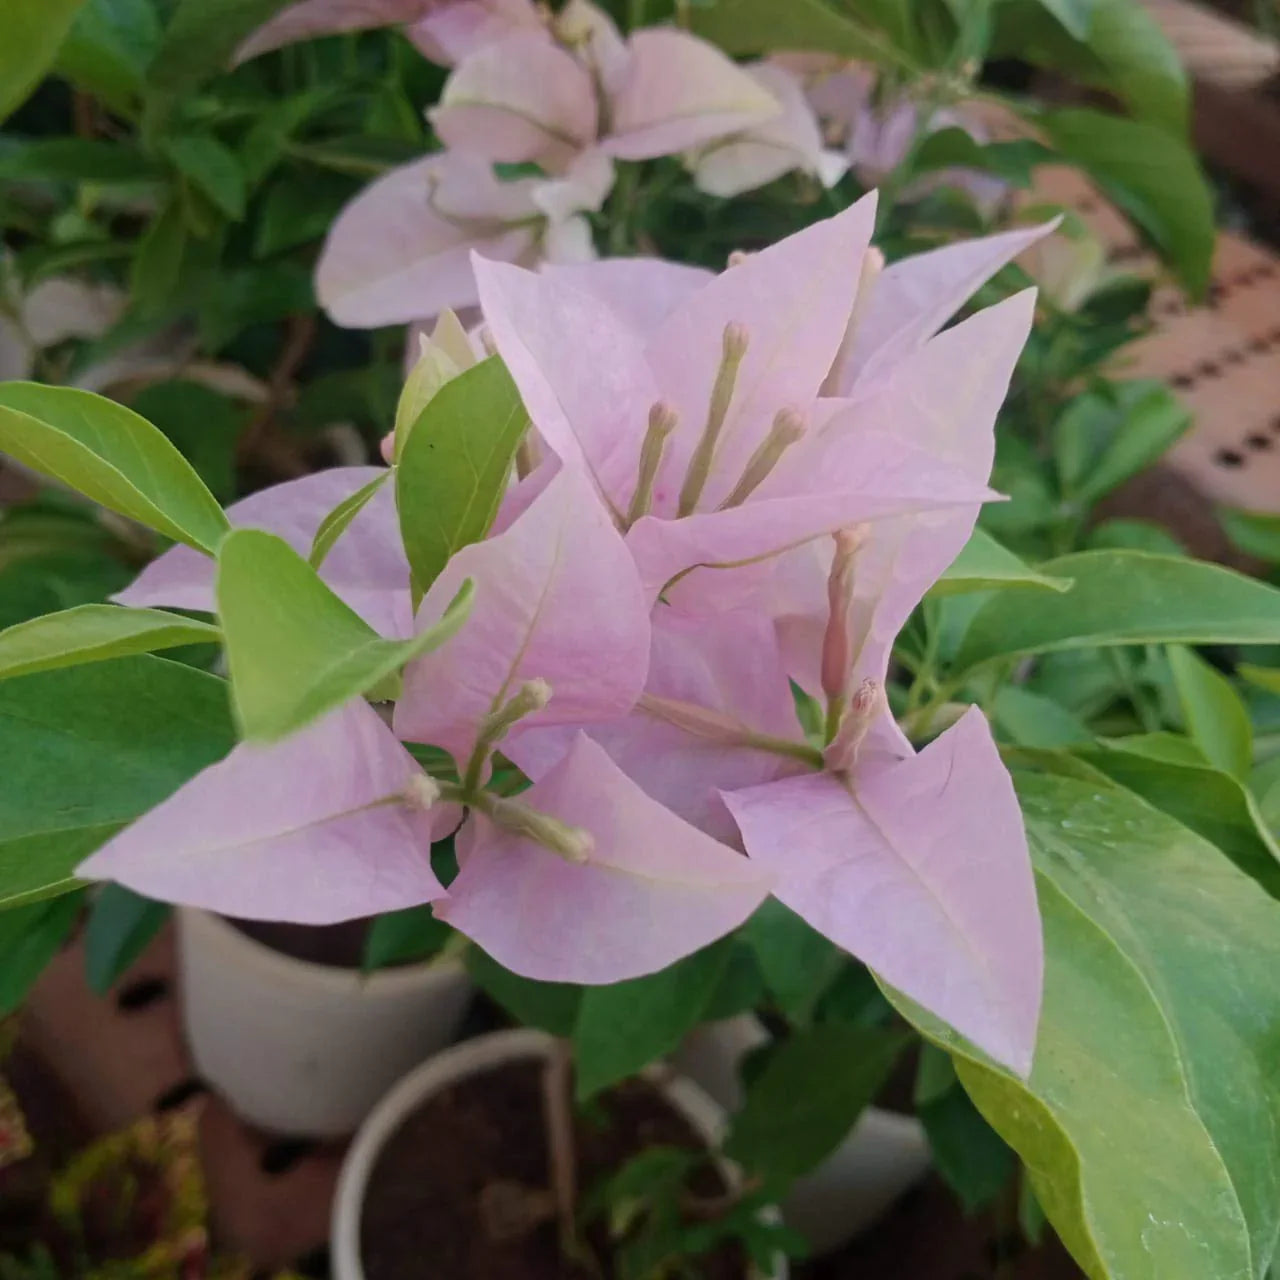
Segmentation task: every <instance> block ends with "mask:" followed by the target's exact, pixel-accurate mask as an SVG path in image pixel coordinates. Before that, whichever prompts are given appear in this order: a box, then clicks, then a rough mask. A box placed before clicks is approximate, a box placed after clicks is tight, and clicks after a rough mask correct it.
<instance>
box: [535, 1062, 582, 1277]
mask: <svg viewBox="0 0 1280 1280" xmlns="http://www.w3.org/2000/svg"><path fill="white" fill-rule="evenodd" d="M572 1089H573V1046H572V1045H571V1044H570V1043H569V1041H568V1040H563V1039H560V1038H557V1039H556V1040H554V1041H553V1042H552V1045H551V1052H550V1055H549V1056H548V1058H547V1065H546V1067H545V1069H544V1070H543V1073H542V1102H543V1111H544V1113H545V1114H544V1118H545V1121H546V1128H547V1172H548V1174H549V1176H550V1179H551V1194H552V1195H553V1196H554V1197H555V1202H556V1219H557V1221H558V1222H559V1224H560V1251H561V1253H562V1254H563V1255H564V1256H565V1257H566V1258H571V1257H573V1256H574V1255H575V1253H576V1252H577V1248H576V1246H577V1234H578V1233H577V1222H576V1218H577V1214H576V1209H577V1199H578V1192H577V1182H578V1170H577V1152H576V1150H575V1145H574V1140H573V1097H572Z"/></svg>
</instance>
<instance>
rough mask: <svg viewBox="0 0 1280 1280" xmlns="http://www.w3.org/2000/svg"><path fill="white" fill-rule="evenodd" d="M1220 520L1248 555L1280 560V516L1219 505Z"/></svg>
mask: <svg viewBox="0 0 1280 1280" xmlns="http://www.w3.org/2000/svg"><path fill="white" fill-rule="evenodd" d="M1217 515H1218V520H1219V521H1220V522H1221V524H1222V528H1223V530H1224V531H1225V533H1226V535H1227V537H1228V538H1230V539H1231V541H1232V542H1234V543H1235V545H1236V546H1237V547H1239V548H1240V550H1241V551H1243V552H1244V553H1245V554H1246V555H1251V556H1257V557H1258V559H1259V560H1276V561H1280V516H1273V515H1267V514H1266V513H1265V512H1261V511H1237V510H1236V509H1234V508H1233V507H1219V508H1218V510H1217Z"/></svg>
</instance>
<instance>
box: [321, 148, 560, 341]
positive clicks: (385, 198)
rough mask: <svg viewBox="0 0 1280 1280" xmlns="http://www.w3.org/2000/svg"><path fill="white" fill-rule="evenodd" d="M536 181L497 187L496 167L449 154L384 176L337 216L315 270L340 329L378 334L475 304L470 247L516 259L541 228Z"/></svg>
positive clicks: (326, 305) (323, 300) (327, 307)
mask: <svg viewBox="0 0 1280 1280" xmlns="http://www.w3.org/2000/svg"><path fill="white" fill-rule="evenodd" d="M535 185H536V181H534V180H530V179H522V180H520V181H517V182H499V181H498V179H497V178H496V177H494V174H493V170H492V167H491V166H490V165H488V164H486V163H485V162H484V161H481V160H477V159H475V158H474V157H470V156H464V155H460V154H454V153H447V154H444V155H434V156H428V157H427V158H426V159H423V160H415V161H414V162H413V163H412V164H407V165H403V166H401V167H400V168H398V169H392V170H391V172H390V173H387V174H384V175H383V176H382V177H381V178H379V179H378V180H377V181H376V182H374V183H373V184H372V185H370V186H369V187H366V188H365V190H364V191H362V192H361V193H360V194H359V195H358V196H356V198H355V199H354V200H353V201H352V202H351V203H350V204H349V205H347V207H346V208H345V209H343V211H342V213H341V214H339V215H338V219H337V221H336V222H335V223H334V224H333V226H332V227H331V228H330V229H329V237H328V239H327V240H326V241H325V246H324V251H323V253H322V254H321V257H320V262H319V265H318V266H317V268H316V296H317V298H318V299H319V301H320V305H321V306H323V307H324V309H325V310H326V311H327V312H328V313H329V315H330V316H331V317H332V318H333V320H334V322H335V323H337V324H340V325H344V326H346V327H348V328H356V329H360V328H377V327H379V326H382V325H388V324H402V323H406V322H408V321H411V320H420V319H423V318H425V317H428V316H433V315H436V314H438V313H439V312H441V311H443V310H445V308H447V307H453V308H459V307H467V306H473V305H474V304H475V303H476V302H477V301H478V298H477V294H476V285H475V278H474V276H473V275H472V271H471V250H472V249H473V248H475V249H480V250H482V251H483V252H484V253H485V254H486V255H487V256H488V257H491V258H501V259H503V260H507V261H514V260H517V259H519V258H522V257H523V256H525V255H526V254H527V253H529V252H530V250H531V249H532V248H533V245H534V243H535V241H536V239H537V230H538V229H537V225H536V224H537V223H538V222H540V221H541V218H540V215H539V212H538V209H537V207H536V206H535V205H534V203H533V200H532V195H531V188H532V187H533V186H535Z"/></svg>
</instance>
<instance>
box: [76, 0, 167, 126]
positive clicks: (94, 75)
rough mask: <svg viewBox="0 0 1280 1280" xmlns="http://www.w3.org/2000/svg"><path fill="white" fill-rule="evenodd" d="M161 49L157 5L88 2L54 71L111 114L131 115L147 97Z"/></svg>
mask: <svg viewBox="0 0 1280 1280" xmlns="http://www.w3.org/2000/svg"><path fill="white" fill-rule="evenodd" d="M159 47H160V21H159V19H158V18H157V16H156V10H155V5H154V4H153V3H152V0H88V3H87V4H85V5H84V7H83V8H82V9H81V10H80V12H79V13H78V14H77V15H76V20H75V22H74V23H72V25H71V30H70V32H68V34H67V38H66V39H65V40H64V41H63V42H62V48H61V49H60V50H59V51H58V60H57V63H56V64H55V70H56V71H57V72H58V73H59V74H60V75H63V76H66V78H67V79H68V80H70V81H71V82H72V83H73V84H74V85H76V86H77V87H78V88H80V89H83V90H84V91H85V92H87V93H91V94H93V96H94V97H96V98H100V99H102V101H103V102H105V103H106V104H107V105H108V106H109V107H111V108H112V110H114V111H122V110H127V109H128V108H129V106H130V105H131V104H132V103H133V102H134V101H135V100H136V99H138V98H139V97H140V96H141V95H142V92H143V87H144V82H145V79H146V74H147V68H148V67H149V66H150V65H151V59H152V58H153V57H155V53H156V50H157V49H158V48H159Z"/></svg>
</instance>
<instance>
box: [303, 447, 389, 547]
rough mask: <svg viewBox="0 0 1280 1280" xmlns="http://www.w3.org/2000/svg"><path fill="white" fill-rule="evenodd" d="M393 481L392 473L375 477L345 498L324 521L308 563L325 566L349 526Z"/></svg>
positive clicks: (317, 532) (313, 544) (312, 545)
mask: <svg viewBox="0 0 1280 1280" xmlns="http://www.w3.org/2000/svg"><path fill="white" fill-rule="evenodd" d="M390 479H391V472H390V471H383V472H382V473H381V474H379V475H376V476H374V478H373V479H372V480H370V481H369V483H368V484H364V485H361V486H360V488H358V489H357V490H356V491H355V493H353V494H351V496H350V497H348V498H344V499H343V500H342V501H341V502H340V503H338V505H337V506H336V507H334V509H333V510H332V511H330V512H329V514H328V515H327V516H325V518H324V519H323V520H321V521H320V527H319V528H318V529H317V530H316V536H315V539H314V541H313V542H312V543H311V555H310V556H309V557H308V563H309V564H310V565H311V567H312V568H313V569H319V568H320V566H321V565H322V564H324V561H325V557H326V556H327V555H328V554H329V552H330V551H332V550H333V544H334V543H335V542H337V541H338V539H339V538H340V537H342V535H343V534H344V533H345V532H346V531H347V526H348V525H350V523H351V522H352V521H353V520H354V519H355V518H356V516H358V515H359V514H360V513H361V512H362V511H363V510H364V509H365V506H366V505H367V504H368V502H369V499H370V498H372V497H373V495H374V494H375V493H377V492H378V490H379V489H381V488H382V486H383V485H384V484H386V483H387V481H388V480H390Z"/></svg>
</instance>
